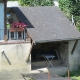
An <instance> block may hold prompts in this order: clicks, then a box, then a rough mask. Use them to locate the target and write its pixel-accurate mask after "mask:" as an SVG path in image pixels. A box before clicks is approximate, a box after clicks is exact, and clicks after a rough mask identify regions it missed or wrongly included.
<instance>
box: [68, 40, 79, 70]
mask: <svg viewBox="0 0 80 80" xmlns="http://www.w3.org/2000/svg"><path fill="white" fill-rule="evenodd" d="M74 43H75V40H74V41H69V68H70V70H76V69H77V68H78V67H79V66H80V40H79V41H78V44H77V46H76V48H75V50H74V53H73V54H71V51H72V48H73V46H74Z"/></svg>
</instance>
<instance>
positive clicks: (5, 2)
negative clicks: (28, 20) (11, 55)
mask: <svg viewBox="0 0 80 80" xmlns="http://www.w3.org/2000/svg"><path fill="white" fill-rule="evenodd" d="M6 4H7V0H4V41H5V42H7V28H6Z"/></svg>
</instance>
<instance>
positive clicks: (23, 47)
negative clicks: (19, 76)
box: [0, 43, 31, 71]
mask: <svg viewBox="0 0 80 80" xmlns="http://www.w3.org/2000/svg"><path fill="white" fill-rule="evenodd" d="M30 48H31V43H21V44H7V45H0V54H1V55H0V70H4V69H5V70H15V69H17V70H20V71H30V70H31V63H27V62H26V59H27V58H28V55H29V52H30ZM2 51H4V53H5V55H6V56H7V58H8V60H7V59H6V58H5V56H4V55H2Z"/></svg>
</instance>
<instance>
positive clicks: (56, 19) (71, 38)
mask: <svg viewBox="0 0 80 80" xmlns="http://www.w3.org/2000/svg"><path fill="white" fill-rule="evenodd" d="M5 12H6V14H5ZM0 14H1V15H0V17H1V18H0V24H1V25H0V53H1V55H0V65H1V66H0V71H3V70H8V71H11V70H19V71H20V72H26V73H29V72H30V71H32V70H36V69H40V68H45V67H46V66H47V65H48V64H47V63H46V62H45V59H44V58H43V57H42V55H43V54H44V53H45V54H49V53H50V54H53V55H55V58H54V59H53V61H52V63H53V65H54V68H51V67H50V68H47V70H49V71H50V72H51V73H55V74H63V73H65V72H66V71H67V69H68V68H69V69H70V70H75V69H77V68H78V66H79V65H80V59H79V58H80V40H79V39H80V33H79V32H78V31H77V29H76V27H75V26H74V25H73V24H72V23H71V22H70V21H69V20H68V18H67V17H66V16H65V15H64V14H63V12H61V11H60V9H59V8H58V7H55V6H44V7H8V8H6V2H5V1H4V2H3V1H1V0H0ZM5 19H6V20H5ZM13 23H24V24H25V25H26V26H25V27H24V28H23V29H22V28H19V27H18V28H17V29H16V28H13V27H12V24H13ZM20 26H21V24H20ZM5 66H6V67H5Z"/></svg>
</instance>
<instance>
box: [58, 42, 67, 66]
mask: <svg viewBox="0 0 80 80" xmlns="http://www.w3.org/2000/svg"><path fill="white" fill-rule="evenodd" d="M58 50H59V53H60V55H61V59H62V63H63V64H64V65H65V66H67V64H68V42H67V44H65V43H60V46H58Z"/></svg>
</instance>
